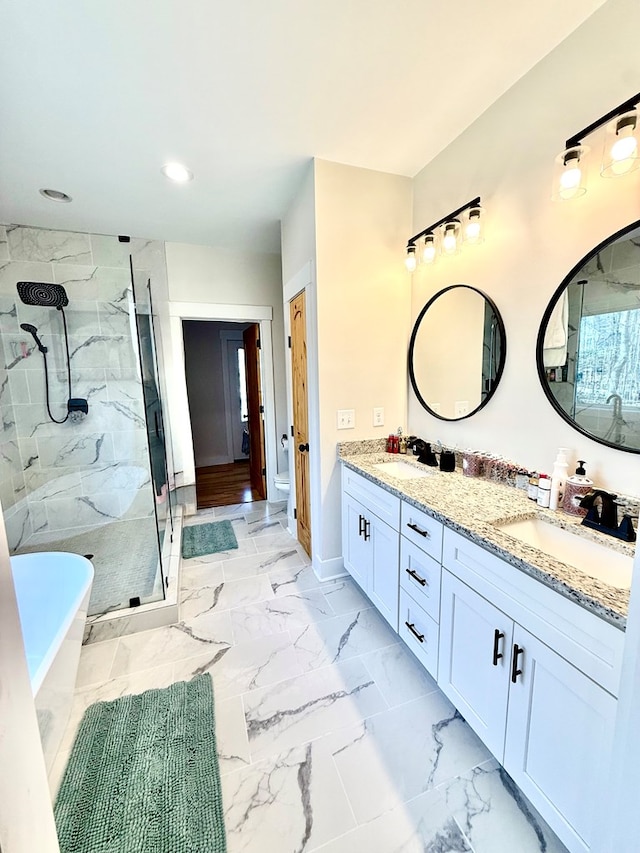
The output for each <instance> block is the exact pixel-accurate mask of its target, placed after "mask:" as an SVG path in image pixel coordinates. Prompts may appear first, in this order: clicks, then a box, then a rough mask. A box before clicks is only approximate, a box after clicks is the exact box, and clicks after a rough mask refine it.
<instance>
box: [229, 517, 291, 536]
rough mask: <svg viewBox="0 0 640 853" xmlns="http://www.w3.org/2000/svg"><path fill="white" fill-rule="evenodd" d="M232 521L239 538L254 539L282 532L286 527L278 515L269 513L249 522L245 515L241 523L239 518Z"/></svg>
mask: <svg viewBox="0 0 640 853" xmlns="http://www.w3.org/2000/svg"><path fill="white" fill-rule="evenodd" d="M232 523H233V530H234V532H235V534H236V536H237V537H238V539H253V538H257V537H259V536H267V535H273V534H274V533H282V532H283V531H285V528H284V527H283V525H282V522H281V520H280V518H279V517H278V516H269V515H268V516H265V517H263V518H256V519H255V520H254V521H251V522H248V521H247V520H246V519H245V518H244V517H243V518H242V523H241V524H240V523H239V520H238V519H234V520H233V522H232ZM285 532H286V531H285ZM287 536H291V534H289V533H287Z"/></svg>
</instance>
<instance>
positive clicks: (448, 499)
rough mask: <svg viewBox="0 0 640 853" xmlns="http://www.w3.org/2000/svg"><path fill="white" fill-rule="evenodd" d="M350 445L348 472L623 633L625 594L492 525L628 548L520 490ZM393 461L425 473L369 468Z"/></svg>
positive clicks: (343, 456)
mask: <svg viewBox="0 0 640 853" xmlns="http://www.w3.org/2000/svg"><path fill="white" fill-rule="evenodd" d="M350 444H351V446H350V447H349V446H348V445H339V446H338V457H339V459H340V461H341V462H342V463H343V464H344V465H346V466H347V467H348V468H351V469H352V470H354V471H356V472H357V473H358V474H362V476H364V477H366V478H367V479H368V480H371V481H372V482H374V483H376V484H378V485H380V486H382V487H383V488H385V489H387V491H389V492H391V493H392V494H395V495H397V496H398V497H399V498H401V499H402V500H405V501H407V502H408V503H410V504H412V505H413V506H415V507H417V508H418V509H422V510H424V511H426V512H427V513H429V515H432V516H433V517H434V518H437V519H439V520H440V521H442V522H443V523H444V524H446V525H448V526H449V527H451V528H453V529H454V530H457V531H458V532H459V533H461V534H462V535H463V536H466V537H467V538H468V539H470V540H471V541H472V542H475V543H476V544H478V545H480V546H482V547H483V548H485V549H487V550H488V551H491V552H493V553H494V554H496V555H497V556H498V557H501V558H502V559H503V560H506V561H507V562H508V563H510V564H511V565H513V566H515V567H516V568H518V569H521V570H522V571H524V572H526V573H527V574H529V575H531V576H532V577H534V578H536V579H537V580H539V581H541V582H542V583H544V584H545V585H546V586H549V587H551V588H552V589H555V590H556V591H557V592H559V593H560V594H561V595H564V596H565V597H566V598H569V599H571V600H572V601H575V602H576V603H577V604H579V605H581V606H582V607H584V608H585V609H587V610H590V611H591V612H593V613H595V614H596V615H597V616H600V617H601V618H603V619H605V620H606V621H607V622H610V623H611V624H612V625H615V626H616V627H617V628H621V629H622V630H624V628H625V625H626V617H627V610H628V607H629V590H628V589H621V588H619V587H616V586H613V585H611V584H608V583H606V582H605V581H602V580H599V579H596V578H592V577H590V576H589V575H587V574H585V573H584V572H581V571H579V570H578V569H576V568H574V567H573V566H569V565H567V564H566V563H562V562H560V561H559V560H557V559H555V558H554V557H551V556H549V555H548V554H545V553H544V552H543V551H539V550H538V549H537V548H534V547H533V546H531V545H527V544H525V543H524V542H521V541H520V540H518V539H516V538H514V537H512V536H509V535H508V534H507V533H506V532H505V531H503V530H500V529H499V528H498V527H496V526H495V525H496V524H501V523H504V522H507V521H517V520H519V519H527V518H532V517H534V516H538V517H541V518H544V520H545V521H548V522H549V523H551V524H553V525H556V526H558V527H561V528H564V529H568V530H571V531H573V532H575V533H576V534H577V535H580V536H582V537H584V538H586V539H591V540H592V541H595V542H598V543H600V544H602V545H605V546H606V547H608V548H610V549H611V550H613V551H618V552H619V553H622V554H626V555H627V556H630V557H633V554H634V550H635V545H634V544H629V543H625V542H621V541H620V540H618V539H615V538H614V537H611V536H607V535H606V534H603V533H599V532H598V531H595V530H591V529H589V528H586V527H584V526H582V525H581V523H580V522H581V519H580V518H576V517H574V516H569V515H567V514H566V513H563V512H552V511H551V510H548V509H542V508H541V507H538V506H537V504H535V503H533V502H532V501H530V500H529V499H528V498H527V496H526V493H525V492H524V491H522V490H521V489H515V488H512V487H510V486H504V485H501V484H498V483H491V482H488V481H487V480H483V479H481V478H477V477H464V476H463V475H462V473H461V472H460V471H459V470H456V471H455V472H442V471H439V470H438V469H437V468H427V467H426V466H424V465H422V464H420V463H419V462H418V461H417V459H415V458H414V457H413V456H410V455H407V456H404V455H397V454H391V453H385V452H377V451H376V450H374V452H362V453H359V452H355V453H354V451H358V450H360V449H362V450H364V449H365V448H366V443H365V442H362V443H361V444H362V446H361V447H360V446H359V445H356V444H355V443H350ZM354 445H355V446H354ZM374 446H375V445H374ZM398 461H402V462H406V463H407V464H409V465H415V466H417V467H418V468H420V469H421V470H423V471H424V470H426V471H429V472H430V474H429V476H426V477H419V478H416V479H399V478H397V477H393V476H391V475H390V474H387V473H386V472H383V471H381V470H380V469H379V468H375V467H374V466H375V465H376V464H379V463H380V462H398Z"/></svg>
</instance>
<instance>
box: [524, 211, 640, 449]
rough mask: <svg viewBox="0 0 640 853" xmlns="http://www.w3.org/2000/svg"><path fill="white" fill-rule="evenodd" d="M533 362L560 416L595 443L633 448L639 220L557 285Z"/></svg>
mask: <svg viewBox="0 0 640 853" xmlns="http://www.w3.org/2000/svg"><path fill="white" fill-rule="evenodd" d="M536 361H537V366H538V376H539V377H540V382H541V384H542V388H543V390H544V392H545V394H546V395H547V397H548V399H549V401H550V402H551V404H552V406H553V407H554V409H555V410H556V411H557V412H558V413H559V414H560V415H561V416H562V417H563V418H564V420H565V421H567V422H568V423H570V424H571V426H573V427H574V428H575V429H577V430H578V432H581V433H582V434H583V435H586V436H588V437H589V438H592V439H593V440H594V441H597V442H599V443H600V444H605V445H607V446H608V447H615V448H617V449H618V450H626V451H627V452H629V453H640V220H638V221H637V222H634V223H633V224H632V225H628V226H627V227H626V228H623V229H622V230H620V231H617V232H616V233H615V234H613V235H612V236H611V237H608V238H607V239H606V240H603V242H602V243H600V244H599V245H598V246H596V248H595V249H593V250H592V251H591V252H589V254H588V255H586V256H585V257H584V258H583V259H582V260H581V261H579V263H577V264H576V265H575V267H574V268H573V269H572V270H571V272H570V273H569V275H567V277H566V278H565V279H564V281H563V282H562V284H561V285H560V286H559V287H558V289H557V290H556V292H555V293H554V294H553V296H552V298H551V301H550V302H549V305H548V306H547V309H546V311H545V312H544V316H543V318H542V322H541V324H540V330H539V332H538V342H537V348H536Z"/></svg>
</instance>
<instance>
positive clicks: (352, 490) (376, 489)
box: [342, 465, 400, 530]
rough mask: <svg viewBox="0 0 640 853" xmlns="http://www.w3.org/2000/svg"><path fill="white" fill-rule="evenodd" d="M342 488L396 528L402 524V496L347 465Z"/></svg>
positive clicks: (343, 474) (343, 471)
mask: <svg viewBox="0 0 640 853" xmlns="http://www.w3.org/2000/svg"><path fill="white" fill-rule="evenodd" d="M342 488H343V490H344V491H345V492H347V494H349V495H351V496H352V497H354V498H356V499H357V500H358V501H360V503H361V504H362V505H363V506H364V507H366V508H367V509H368V510H369V511H370V512H372V513H373V514H374V515H377V516H378V518H380V519H382V521H384V522H386V523H387V524H388V525H389V526H390V527H393V529H394V530H398V527H399V524H400V498H397V497H396V496H395V495H392V494H391V493H390V492H387V491H385V489H383V488H382V487H381V486H377V485H376V484H375V483H372V482H371V480H367V478H366V477H362V476H361V475H360V474H356V472H355V471H352V470H351V469H350V468H347V467H346V465H343V466H342Z"/></svg>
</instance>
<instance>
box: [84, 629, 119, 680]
mask: <svg viewBox="0 0 640 853" xmlns="http://www.w3.org/2000/svg"><path fill="white" fill-rule="evenodd" d="M117 647H118V640H117V639H116V640H105V641H104V642H103V643H91V644H90V645H88V646H83V647H82V650H81V652H80V663H79V665H78V675H77V676H76V688H79V687H87V686H88V685H90V684H97V683H100V682H102V681H106V680H107V679H108V678H109V673H110V672H111V667H112V665H113V659H114V657H115V654H116V649H117Z"/></svg>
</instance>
